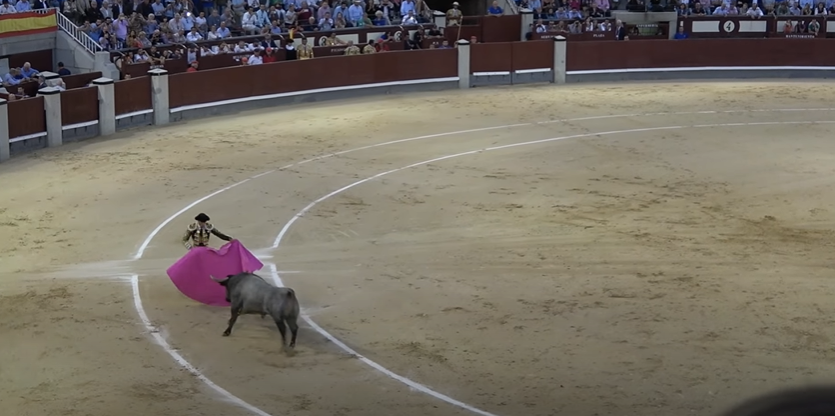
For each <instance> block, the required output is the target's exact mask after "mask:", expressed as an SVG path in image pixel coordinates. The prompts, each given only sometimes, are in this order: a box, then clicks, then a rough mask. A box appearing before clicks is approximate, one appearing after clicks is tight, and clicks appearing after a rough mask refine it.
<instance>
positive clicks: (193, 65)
mask: <svg viewBox="0 0 835 416" xmlns="http://www.w3.org/2000/svg"><path fill="white" fill-rule="evenodd" d="M198 66H199V63H198V62H197V61H192V62H191V65H189V67H188V69H186V72H197V67H198Z"/></svg>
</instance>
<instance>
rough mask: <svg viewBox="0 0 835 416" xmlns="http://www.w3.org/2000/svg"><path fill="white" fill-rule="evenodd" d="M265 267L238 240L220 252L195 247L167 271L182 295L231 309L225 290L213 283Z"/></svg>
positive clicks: (219, 250)
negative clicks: (216, 280)
mask: <svg viewBox="0 0 835 416" xmlns="http://www.w3.org/2000/svg"><path fill="white" fill-rule="evenodd" d="M262 267H264V264H263V263H261V261H259V260H258V259H257V258H256V257H255V256H254V255H253V254H252V253H250V252H249V251H248V250H247V249H246V248H245V247H244V246H243V244H241V243H240V242H239V241H238V240H232V241H230V242H228V243H226V244H224V245H223V246H222V247H221V248H219V249H213V248H211V247H193V248H192V249H191V250H189V251H188V253H186V255H185V256H183V258H181V259H180V260H178V261H177V262H176V263H174V265H172V266H171V267H169V268H168V277H170V278H171V281H172V282H173V283H174V286H176V287H177V289H179V290H180V292H182V294H184V295H186V296H188V297H189V298H191V299H193V300H196V301H198V302H200V303H203V304H206V305H209V306H229V302H227V301H226V289H225V288H224V287H223V286H221V285H219V284H218V283H217V282H215V281H213V280H212V278H211V276H214V277H215V278H216V279H225V278H226V276H228V275H230V274H238V273H243V272H249V273H254V272H256V271H258V270H260V269H261V268H262Z"/></svg>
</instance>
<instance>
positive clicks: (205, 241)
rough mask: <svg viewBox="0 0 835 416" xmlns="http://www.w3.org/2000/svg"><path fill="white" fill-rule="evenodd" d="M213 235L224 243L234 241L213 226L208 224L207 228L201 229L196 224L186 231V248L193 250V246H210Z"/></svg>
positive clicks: (184, 239) (184, 238)
mask: <svg viewBox="0 0 835 416" xmlns="http://www.w3.org/2000/svg"><path fill="white" fill-rule="evenodd" d="M212 234H214V235H216V236H217V238H219V239H221V240H223V241H231V240H232V237H229V236H228V235H226V234H223V233H222V232H220V231H218V230H217V229H216V228H215V227H214V226H213V225H212V224H209V223H206V226H205V227H201V226H200V225H199V224H197V223H196V222H195V223H192V224H191V225H189V226H188V228H187V229H186V234H185V235H184V236H183V244H185V246H186V248H191V247H192V245H193V246H195V247H205V246H208V245H209V238H210V237H211V236H212Z"/></svg>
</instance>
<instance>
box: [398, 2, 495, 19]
mask: <svg viewBox="0 0 835 416" xmlns="http://www.w3.org/2000/svg"><path fill="white" fill-rule="evenodd" d="M400 11H401V13H402V12H403V8H402V6H401V8H400ZM403 14H405V13H403ZM487 14H488V15H490V16H501V15H502V14H504V9H502V8H501V7H499V2H498V1H495V0H493V4H491V5H490V7H489V8H487Z"/></svg>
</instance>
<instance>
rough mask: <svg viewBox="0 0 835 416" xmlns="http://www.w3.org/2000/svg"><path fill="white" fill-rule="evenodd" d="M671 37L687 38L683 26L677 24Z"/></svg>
mask: <svg viewBox="0 0 835 416" xmlns="http://www.w3.org/2000/svg"><path fill="white" fill-rule="evenodd" d="M673 38H675V39H687V34H686V33H684V28H683V27H681V26H679V27H678V32H676V34H675V36H673Z"/></svg>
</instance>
